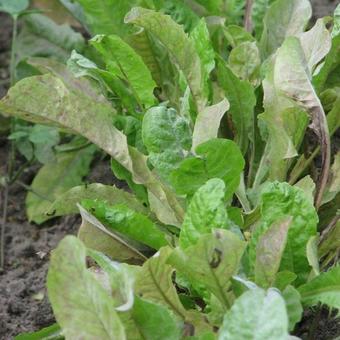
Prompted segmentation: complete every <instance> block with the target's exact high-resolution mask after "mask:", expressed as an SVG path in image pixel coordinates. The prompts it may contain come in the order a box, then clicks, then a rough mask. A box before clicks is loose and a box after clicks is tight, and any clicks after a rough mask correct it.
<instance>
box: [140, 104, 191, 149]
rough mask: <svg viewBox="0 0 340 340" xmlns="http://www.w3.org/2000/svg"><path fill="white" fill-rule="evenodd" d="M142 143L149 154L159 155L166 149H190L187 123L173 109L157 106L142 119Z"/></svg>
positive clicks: (189, 134)
mask: <svg viewBox="0 0 340 340" xmlns="http://www.w3.org/2000/svg"><path fill="white" fill-rule="evenodd" d="M142 136H143V142H144V144H145V146H146V148H147V149H148V151H149V152H156V153H160V152H163V151H165V150H167V149H186V150H189V149H190V147H191V133H190V128H189V125H188V122H187V121H186V120H185V119H184V118H183V117H181V116H178V115H177V114H176V111H175V110H173V109H167V108H166V107H165V106H157V107H153V108H151V109H149V110H148V111H147V112H146V114H145V115H144V118H143V126H142Z"/></svg>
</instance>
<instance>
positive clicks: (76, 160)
mask: <svg viewBox="0 0 340 340" xmlns="http://www.w3.org/2000/svg"><path fill="white" fill-rule="evenodd" d="M94 151H95V148H94V147H93V146H90V147H87V148H85V149H83V150H80V151H74V152H63V153H59V154H58V155H57V157H56V160H55V161H53V162H51V163H47V164H45V165H44V166H43V167H42V168H41V169H40V170H39V172H38V173H37V175H36V176H35V178H34V180H33V182H32V184H31V188H32V189H33V191H31V192H28V194H27V197H26V212H27V216H28V219H29V220H30V221H33V222H35V223H38V224H40V223H43V222H45V221H47V220H49V219H51V218H53V217H54V216H53V215H48V214H46V211H47V210H48V208H49V207H50V205H51V202H53V201H55V200H56V199H58V198H59V197H60V196H61V195H62V194H64V193H65V192H66V191H68V190H69V189H71V188H72V187H74V186H75V185H79V184H81V183H82V178H83V177H84V176H85V175H87V173H88V171H89V167H90V163H91V161H92V159H93V155H94Z"/></svg>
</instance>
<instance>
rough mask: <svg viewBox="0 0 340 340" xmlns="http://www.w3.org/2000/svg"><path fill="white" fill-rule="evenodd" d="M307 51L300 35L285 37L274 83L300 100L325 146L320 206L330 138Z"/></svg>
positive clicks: (284, 92)
mask: <svg viewBox="0 0 340 340" xmlns="http://www.w3.org/2000/svg"><path fill="white" fill-rule="evenodd" d="M304 53H305V52H304V50H303V48H302V47H301V44H300V42H299V39H298V38H295V37H289V38H287V39H286V40H285V42H284V43H283V45H282V47H281V48H280V49H279V50H278V53H277V57H276V62H275V67H274V84H275V87H276V88H277V89H278V90H279V91H281V92H282V93H283V94H284V95H285V96H286V97H287V98H289V99H292V100H294V101H296V102H297V103H298V104H299V105H300V106H301V107H302V108H304V109H305V110H306V111H307V112H308V113H309V115H310V117H311V121H312V123H311V125H310V127H311V129H312V130H313V131H314V132H315V134H316V135H317V136H318V139H319V142H320V145H321V155H322V167H321V174H320V179H319V182H318V185H317V193H316V198H315V204H316V206H317V207H319V206H320V204H321V200H322V195H323V192H324V190H325V186H326V183H327V178H328V173H329V166H330V164H329V163H330V140H329V138H330V137H329V131H328V125H327V119H326V115H325V112H324V109H323V107H322V105H321V103H320V100H319V98H318V96H317V94H316V92H315V90H314V88H313V86H312V84H311V76H310V73H309V72H308V71H307V69H306V61H305V60H306V56H305V54H304ZM319 57H320V56H318V57H316V59H318V58H319ZM313 62H315V60H314V61H313Z"/></svg>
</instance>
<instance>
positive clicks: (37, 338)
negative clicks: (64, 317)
mask: <svg viewBox="0 0 340 340" xmlns="http://www.w3.org/2000/svg"><path fill="white" fill-rule="evenodd" d="M62 339H64V336H63V335H62V332H61V329H60V326H59V325H58V324H57V323H55V324H53V325H52V326H49V327H45V328H43V329H41V330H40V331H37V332H32V333H20V334H19V335H17V336H16V337H15V338H14V340H62Z"/></svg>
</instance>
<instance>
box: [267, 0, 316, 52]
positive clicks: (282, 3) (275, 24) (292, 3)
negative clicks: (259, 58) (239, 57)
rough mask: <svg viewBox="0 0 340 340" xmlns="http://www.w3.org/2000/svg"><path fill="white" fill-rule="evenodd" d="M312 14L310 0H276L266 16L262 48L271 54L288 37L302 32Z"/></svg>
mask: <svg viewBox="0 0 340 340" xmlns="http://www.w3.org/2000/svg"><path fill="white" fill-rule="evenodd" d="M311 16H312V6H311V4H310V2H309V1H308V0H277V1H274V2H273V3H272V4H271V6H270V8H269V9H268V11H267V12H266V15H265V17H264V24H263V32H262V36H261V48H262V53H263V55H264V56H266V57H267V56H269V55H270V54H272V53H274V52H275V50H276V49H277V48H278V47H279V46H280V45H281V44H282V43H283V41H284V40H285V38H286V37H289V36H293V35H298V34H300V33H302V32H303V31H304V29H305V27H306V25H307V23H308V21H309V19H310V18H311Z"/></svg>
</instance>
